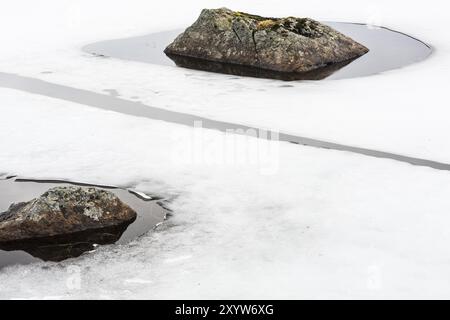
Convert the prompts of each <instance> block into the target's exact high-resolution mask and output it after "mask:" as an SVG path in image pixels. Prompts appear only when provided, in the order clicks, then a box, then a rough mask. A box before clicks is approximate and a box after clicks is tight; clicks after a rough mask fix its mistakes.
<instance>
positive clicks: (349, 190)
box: [0, 89, 450, 298]
mask: <svg viewBox="0 0 450 320" xmlns="http://www.w3.org/2000/svg"><path fill="white" fill-rule="evenodd" d="M0 98H1V101H2V113H3V114H7V115H8V117H2V118H1V119H0V136H2V137H7V139H5V140H3V141H2V152H1V156H0V167H1V168H3V169H4V170H7V171H9V172H15V173H18V174H21V175H27V176H30V175H34V176H36V177H38V178H39V177H64V178H67V179H74V180H75V179H76V180H80V179H81V180H84V181H89V182H92V183H108V184H120V185H122V186H126V187H133V188H136V189H138V190H142V191H143V192H148V193H152V192H154V191H155V190H160V191H161V192H164V193H165V194H167V195H168V196H169V197H172V198H173V199H174V200H173V202H172V203H171V204H170V207H171V208H172V209H173V210H174V212H175V214H174V215H173V216H172V217H171V218H170V220H169V221H168V222H167V223H166V224H164V225H163V226H162V227H160V230H158V231H157V232H155V233H150V234H148V235H147V236H145V237H142V238H140V239H138V240H136V241H135V242H133V243H131V244H130V245H125V246H111V247H101V248H99V249H98V251H97V252H95V253H92V254H89V255H86V256H85V257H82V258H79V259H75V260H69V261H66V262H63V263H60V264H52V263H40V264H35V265H30V266H21V267H10V268H8V269H7V270H3V271H2V272H1V273H0V297H3V298H29V297H40V295H41V294H42V292H45V294H46V295H49V296H58V297H65V298H69V297H70V298H74V297H77V298H98V297H104V296H103V295H104V294H107V295H108V297H110V298H119V297H120V298H211V297H213V298H319V297H329V298H351V297H358V298H363V297H376V298H381V297H383V298H390V297H425V298H428V297H448V293H449V292H448V285H447V283H448V281H450V275H449V273H448V272H447V270H448V267H449V262H448V255H449V248H448V242H449V240H450V239H449V238H450V234H449V233H448V229H449V227H450V219H449V218H448V211H449V209H450V198H449V197H448V190H449V188H450V179H449V178H450V173H449V172H441V171H437V170H433V169H430V168H423V167H413V166H410V165H407V164H403V163H400V162H396V161H391V160H383V159H375V158H370V157H364V156H359V155H355V154H351V153H345V152H338V151H331V150H321V149H316V148H309V147H301V146H297V145H292V144H288V143H278V142H271V143H272V144H277V146H278V147H277V148H272V149H271V150H275V151H274V152H275V154H267V157H273V158H274V157H276V158H277V159H278V160H279V166H278V167H277V170H276V171H274V172H272V173H271V174H261V171H260V167H259V164H260V163H261V162H263V161H261V162H258V163H255V164H252V163H247V164H245V163H225V162H223V163H222V164H220V163H211V164H208V163H204V162H203V163H202V162H199V163H191V164H189V163H187V162H180V161H178V160H177V159H176V158H174V157H173V152H174V150H176V151H178V150H181V149H182V148H183V147H184V146H185V145H186V144H188V143H189V142H190V140H191V139H192V137H194V131H195V130H197V129H194V128H189V127H184V126H179V125H175V124H169V123H164V122H161V121H154V120H148V119H142V118H137V117H132V116H124V115H120V114H117V113H113V112H106V111H100V110H96V109H93V108H89V107H85V106H82V105H77V104H70V103H67V102H64V101H58V100H55V99H50V98H45V97H40V96H36V95H30V94H27V93H22V92H16V91H13V90H9V89H1V90H0ZM224 135H225V134H223V133H220V132H216V131H213V130H203V131H202V137H201V139H202V141H208V142H209V143H208V144H207V145H206V144H204V145H205V148H204V149H202V152H205V153H204V154H205V155H212V154H214V153H215V152H216V151H217V149H220V148H221V144H220V142H221V141H222V139H223V136H224ZM183 136H184V137H185V138H184V139H182V138H180V137H183ZM234 139H236V140H235V143H236V144H235V145H236V146H237V145H239V144H244V145H246V146H247V147H248V150H254V151H255V150H256V151H257V150H258V147H257V143H258V140H256V139H254V138H247V137H244V136H239V135H236V136H234ZM62 146H63V147H62ZM74 268H75V271H76V272H72V271H73V270H74ZM68 270H69V271H68ZM74 277H75V278H76V279H78V280H77V281H78V282H79V286H75V287H74V286H72V285H68V282H69V283H71V282H70V281H73V278H74ZM136 278H139V279H146V282H145V283H144V282H142V283H140V282H137V281H131V282H130V279H136ZM43 283H45V286H42V284H43Z"/></svg>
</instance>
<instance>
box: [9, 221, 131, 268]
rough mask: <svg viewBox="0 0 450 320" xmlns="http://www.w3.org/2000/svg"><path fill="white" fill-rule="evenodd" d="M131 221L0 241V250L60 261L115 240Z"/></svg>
mask: <svg viewBox="0 0 450 320" xmlns="http://www.w3.org/2000/svg"><path fill="white" fill-rule="evenodd" d="M133 221H134V220H133ZM133 221H129V222H127V223H124V224H122V225H119V226H114V227H107V228H102V229H95V230H86V231H82V232H77V233H73V234H70V235H63V236H54V237H42V238H34V239H27V240H22V241H14V242H5V243H0V250H5V251H16V250H22V251H25V252H27V253H29V254H30V255H32V256H33V257H35V258H39V259H41V260H43V261H62V260H65V259H68V258H75V257H79V256H80V255H81V254H83V253H84V252H87V251H91V250H93V249H95V248H96V246H97V245H105V244H113V243H115V242H117V241H118V240H119V239H120V237H121V236H122V234H123V233H124V232H125V230H126V229H127V227H128V225H130V224H131V223H132V222H133Z"/></svg>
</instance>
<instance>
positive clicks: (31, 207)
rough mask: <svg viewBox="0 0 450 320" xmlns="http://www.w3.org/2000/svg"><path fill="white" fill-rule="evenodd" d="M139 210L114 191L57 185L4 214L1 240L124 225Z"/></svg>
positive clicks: (15, 205)
mask: <svg viewBox="0 0 450 320" xmlns="http://www.w3.org/2000/svg"><path fill="white" fill-rule="evenodd" d="M135 219H136V212H135V211H134V210H133V209H131V208H130V207H129V206H128V205H126V204H124V203H123V202H122V201H121V200H120V199H119V198H118V197H117V196H116V195H114V194H113V193H111V192H109V191H106V190H102V189H97V188H92V187H89V188H85V187H56V188H52V189H50V190H48V191H47V192H45V193H44V194H43V195H41V196H40V197H38V198H35V199H33V200H31V201H29V202H22V203H17V204H12V205H11V206H10V207H9V209H8V211H6V212H4V213H1V214H0V243H8V242H16V241H24V240H30V239H37V238H46V237H53V236H62V235H70V234H75V233H79V232H85V231H90V230H97V229H104V228H111V227H120V226H123V225H128V224H129V223H131V222H132V221H134V220H135Z"/></svg>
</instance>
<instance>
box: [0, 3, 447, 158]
mask: <svg viewBox="0 0 450 320" xmlns="http://www.w3.org/2000/svg"><path fill="white" fill-rule="evenodd" d="M131 3H132V5H130V3H129V2H127V1H116V2H114V3H111V2H110V1H106V0H99V1H96V2H95V3H92V1H87V0H82V1H78V2H77V3H73V2H72V1H68V0H65V1H55V0H44V1H40V2H39V5H37V4H30V3H29V1H26V0H18V1H4V3H2V13H3V14H2V16H3V18H2V19H1V21H0V27H1V28H0V35H1V37H2V53H1V55H0V70H2V71H8V72H16V73H20V74H23V75H28V76H33V77H38V78H42V79H46V80H48V81H52V82H56V83H62V84H67V85H70V86H75V87H79V88H84V89H89V90H94V91H96V92H100V93H105V92H104V91H103V90H105V89H115V90H116V91H117V93H118V94H120V95H121V97H124V98H131V97H134V96H138V97H139V100H141V101H143V102H145V103H147V104H150V105H154V106H157V107H163V108H168V109H173V110H177V111H182V112H190V113H194V114H199V115H204V116H208V117H212V118H215V119H220V120H227V121H230V122H239V123H247V124H251V125H255V126H263V127H269V128H279V129H281V130H283V131H286V132H288V133H294V134H298V135H301V136H307V137H311V138H316V139H322V140H329V141H333V142H339V143H343V144H348V145H355V146H360V147H366V148H372V149H380V150H383V151H390V152H397V153H402V154H405V155H410V156H415V157H420V158H429V159H431V160H436V161H441V162H450V148H448V147H447V146H448V139H447V138H446V132H447V115H448V108H447V105H446V103H445V99H442V95H443V94H444V93H445V92H446V91H447V90H446V89H447V70H448V69H449V67H450V59H449V55H448V51H449V46H450V44H449V43H450V42H449V41H448V37H449V36H448V33H446V32H445V31H443V30H446V28H447V11H446V10H442V5H441V2H438V1H437V0H432V1H431V2H424V1H418V0H415V1H406V0H402V1H395V2H392V1H388V0H381V1H377V2H376V3H371V4H367V3H366V2H358V1H356V0H347V1H344V2H342V3H340V4H339V5H337V4H336V3H335V2H333V1H331V0H330V1H323V2H321V3H320V4H317V3H314V4H313V3H311V4H305V3H299V2H297V1H281V2H280V3H279V4H277V5H276V6H275V5H274V4H273V2H272V1H269V0H264V1H258V4H257V5H256V4H254V3H252V2H243V3H239V4H238V7H239V8H238V9H241V10H244V11H251V12H255V13H259V14H262V15H271V16H289V15H298V16H310V17H314V18H316V19H319V20H322V21H351V22H364V23H373V24H378V25H384V26H386V27H390V28H393V29H395V30H398V31H403V32H406V33H409V34H411V35H412V36H416V37H418V38H419V39H421V40H423V41H425V42H427V43H429V44H431V45H432V46H433V47H434V48H435V49H436V50H435V53H434V55H433V56H432V57H431V58H429V59H427V60H426V61H424V62H422V63H419V64H416V65H413V66H409V67H406V68H405V69H403V70H401V71H399V70H393V71H391V72H387V73H384V74H381V75H378V76H371V77H367V78H364V79H361V78H358V79H347V80H339V81H337V82H334V81H333V82H320V83H317V82H314V83H297V84H293V87H285V86H282V85H283V84H282V83H280V82H278V81H271V80H261V79H259V80H258V79H243V78H238V77H233V76H226V75H211V74H209V73H202V72H198V71H192V70H185V69H180V68H175V67H165V66H153V65H149V64H143V63H137V62H136V63H133V62H129V61H120V60H117V59H105V58H102V57H94V56H90V55H87V54H86V53H82V52H81V50H80V49H81V48H82V47H83V46H84V45H86V44H88V43H92V42H95V41H99V40H105V39H114V38H123V37H128V36H137V35H144V34H148V33H151V32H156V31H162V30H171V29H174V28H183V27H185V26H188V25H190V24H191V23H192V21H193V20H194V19H195V18H196V17H197V16H198V14H199V12H200V9H201V8H203V7H220V6H228V7H231V8H235V7H236V6H237V4H236V3H234V2H232V1H220V2H215V1H194V2H189V3H178V2H176V5H177V8H179V9H178V10H173V6H174V3H173V2H170V1H168V2H164V3H161V2H149V1H145V0H135V1H132V2H131ZM433 3H436V4H435V5H433ZM24 7H27V8H29V9H30V10H24V9H23V8H24ZM31 7H32V8H31ZM405 8H407V12H406V11H405ZM17 17H21V18H20V19H18V18H17ZM25 22H26V23H25ZM30 26H32V27H30ZM43 35H45V36H43ZM149 45H152V44H151V43H149ZM386 59H389V57H386ZM49 71H51V72H52V73H48V72H49ZM286 115H289V116H286Z"/></svg>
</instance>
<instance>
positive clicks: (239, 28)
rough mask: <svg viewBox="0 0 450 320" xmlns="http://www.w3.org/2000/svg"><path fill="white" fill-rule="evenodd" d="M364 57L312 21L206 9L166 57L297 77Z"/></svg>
mask: <svg viewBox="0 0 450 320" xmlns="http://www.w3.org/2000/svg"><path fill="white" fill-rule="evenodd" d="M368 51H369V50H368V49H367V48H366V47H364V46H363V45H361V44H359V43H357V42H356V41H354V40H352V39H351V38H349V37H347V36H345V35H343V34H342V33H340V32H338V31H336V30H334V29H333V28H331V27H328V26H326V25H324V24H321V23H320V22H317V21H315V20H312V19H308V18H294V17H288V18H264V17H260V16H256V15H251V14H247V13H242V12H235V11H231V10H229V9H226V8H221V9H204V10H203V11H202V12H201V14H200V17H199V18H198V19H197V21H196V22H195V23H194V24H193V25H192V26H190V27H189V28H187V29H186V30H185V31H184V32H183V33H182V34H180V35H179V36H178V37H177V38H176V39H175V40H174V42H173V43H171V44H170V45H169V46H168V47H167V48H166V49H165V51H164V52H165V53H166V54H167V55H168V56H169V57H175V58H176V56H184V57H191V58H198V59H203V60H208V61H215V62H223V63H230V64H238V65H245V66H253V67H258V68H262V69H267V70H274V71H279V72H296V73H298V72H307V71H311V70H314V69H317V68H320V67H324V66H327V65H330V64H334V63H341V62H345V61H349V60H352V59H355V58H357V57H359V56H361V55H364V54H365V53H367V52H368ZM174 60H175V59H174Z"/></svg>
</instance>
